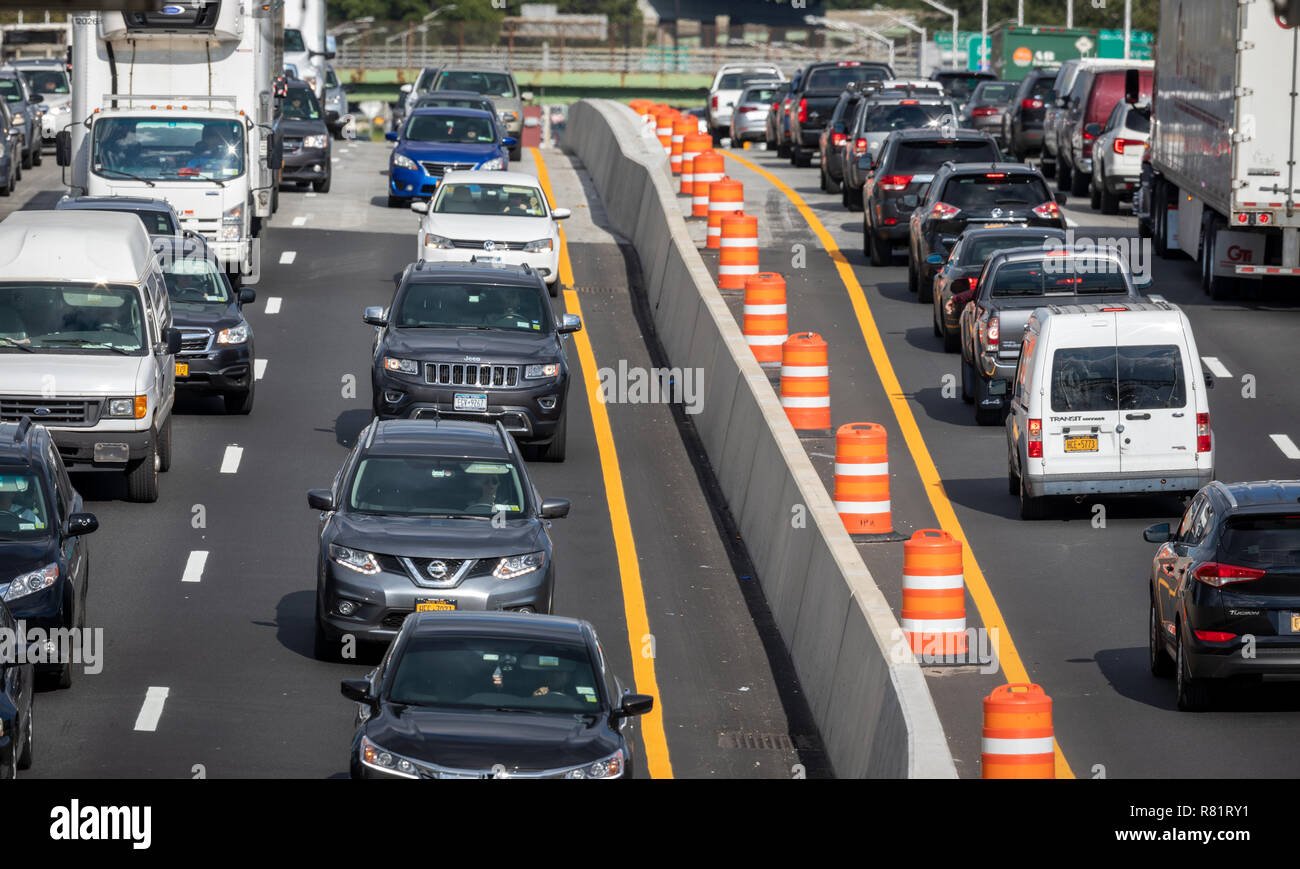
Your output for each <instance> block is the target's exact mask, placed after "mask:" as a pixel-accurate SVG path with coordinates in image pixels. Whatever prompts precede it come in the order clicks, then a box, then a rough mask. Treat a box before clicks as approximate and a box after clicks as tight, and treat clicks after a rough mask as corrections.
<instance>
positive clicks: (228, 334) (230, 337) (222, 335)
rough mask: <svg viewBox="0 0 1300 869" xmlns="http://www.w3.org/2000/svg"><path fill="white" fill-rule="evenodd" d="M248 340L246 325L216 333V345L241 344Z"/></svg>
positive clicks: (242, 324)
mask: <svg viewBox="0 0 1300 869" xmlns="http://www.w3.org/2000/svg"><path fill="white" fill-rule="evenodd" d="M247 340H248V324H247V323H241V324H240V325H238V326H231V327H230V328H229V329H222V330H221V331H220V332H218V333H217V343H218V344H243V343H244V342H245V341H247Z"/></svg>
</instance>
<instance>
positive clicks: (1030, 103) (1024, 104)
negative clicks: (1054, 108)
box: [1020, 99, 1043, 109]
mask: <svg viewBox="0 0 1300 869" xmlns="http://www.w3.org/2000/svg"><path fill="white" fill-rule="evenodd" d="M1042 107H1043V101H1042V100H1035V99H1024V100H1021V101H1020V108H1022V109H1041V108H1042Z"/></svg>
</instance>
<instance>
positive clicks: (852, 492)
mask: <svg viewBox="0 0 1300 869" xmlns="http://www.w3.org/2000/svg"><path fill="white" fill-rule="evenodd" d="M887 441H888V434H887V433H886V432H885V427H884V426H883V425H877V424H876V423H874V422H851V423H849V424H848V425H842V426H840V427H839V428H838V429H837V430H836V431H835V510H836V511H837V512H838V513H839V514H840V519H841V520H843V522H844V528H845V530H847V531H848V532H849V533H850V534H889V533H891V532H892V531H893V530H894V526H893V520H892V518H891V515H890V511H889V448H888V443H887ZM958 554H959V555H960V553H958ZM904 570H905V571H906V568H904ZM957 579H958V584H959V585H960V582H961V577H958V578H957ZM904 583H906V579H905V580H904ZM962 636H965V634H963V635H962Z"/></svg>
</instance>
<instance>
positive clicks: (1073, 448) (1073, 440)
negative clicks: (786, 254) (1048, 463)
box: [1065, 435, 1097, 453]
mask: <svg viewBox="0 0 1300 869" xmlns="http://www.w3.org/2000/svg"><path fill="white" fill-rule="evenodd" d="M1065 451H1066V452H1067V453H1095V452H1097V436H1096V435H1075V436H1073V437H1068V438H1066V439H1065Z"/></svg>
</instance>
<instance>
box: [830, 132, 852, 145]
mask: <svg viewBox="0 0 1300 869" xmlns="http://www.w3.org/2000/svg"><path fill="white" fill-rule="evenodd" d="M848 139H849V136H848V134H847V133H831V144H832V145H843V144H844V143H845V142H847V141H848Z"/></svg>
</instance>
